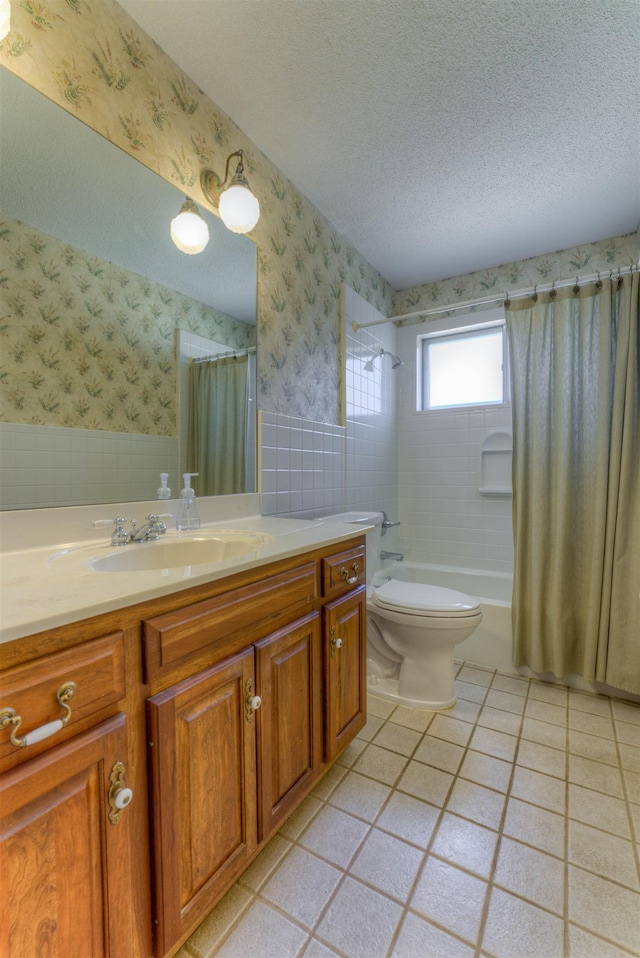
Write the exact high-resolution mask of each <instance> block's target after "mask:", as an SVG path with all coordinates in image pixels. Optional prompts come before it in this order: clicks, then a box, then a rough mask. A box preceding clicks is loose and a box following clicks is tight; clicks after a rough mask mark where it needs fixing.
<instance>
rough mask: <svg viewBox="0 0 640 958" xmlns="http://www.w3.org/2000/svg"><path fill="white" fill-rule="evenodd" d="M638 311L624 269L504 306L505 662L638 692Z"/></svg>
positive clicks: (634, 278)
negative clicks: (507, 393)
mask: <svg viewBox="0 0 640 958" xmlns="http://www.w3.org/2000/svg"><path fill="white" fill-rule="evenodd" d="M534 299H535V300H537V301H536V302H534ZM638 316H639V312H638V274H637V272H636V273H633V274H631V275H627V276H625V277H621V278H620V279H616V278H615V276H614V278H613V279H608V280H603V281H598V283H595V284H592V285H590V286H583V287H580V288H579V289H578V288H577V287H576V288H575V289H571V288H569V289H564V290H562V291H557V292H556V293H555V295H554V293H553V291H552V292H551V293H547V294H544V295H542V294H541V295H539V296H538V297H532V298H530V299H527V300H522V301H519V302H514V303H511V304H510V305H508V306H507V308H506V318H507V330H508V337H509V347H510V358H511V369H512V387H513V388H512V403H513V432H514V462H513V489H514V498H513V519H514V541H515V569H514V594H513V625H514V661H515V664H516V665H528V666H529V667H530V668H532V669H534V670H535V671H536V672H553V673H554V674H555V675H556V676H559V677H561V676H565V675H568V674H569V673H578V674H580V675H582V676H584V678H585V679H587V680H589V681H598V682H606V683H607V684H609V685H611V686H614V687H616V688H619V689H624V690H626V691H629V692H635V693H638V694H640V464H639V460H640V435H639V409H638V407H639V402H638V396H639V390H640V385H639V381H638V368H639V365H640V358H639V350H640V346H639V335H638V327H639V318H638Z"/></svg>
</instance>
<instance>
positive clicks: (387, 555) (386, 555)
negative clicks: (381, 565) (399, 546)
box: [380, 549, 404, 562]
mask: <svg viewBox="0 0 640 958" xmlns="http://www.w3.org/2000/svg"><path fill="white" fill-rule="evenodd" d="M380 558H381V559H395V560H396V562H402V560H403V559H404V555H403V554H402V552H387V551H386V550H385V549H383V550H382V552H381V553H380Z"/></svg>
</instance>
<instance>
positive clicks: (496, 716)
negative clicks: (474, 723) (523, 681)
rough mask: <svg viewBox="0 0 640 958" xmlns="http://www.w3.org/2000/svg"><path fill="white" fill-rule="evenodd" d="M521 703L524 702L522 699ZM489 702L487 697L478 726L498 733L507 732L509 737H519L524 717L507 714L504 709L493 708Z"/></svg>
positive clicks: (511, 713)
mask: <svg viewBox="0 0 640 958" xmlns="http://www.w3.org/2000/svg"><path fill="white" fill-rule="evenodd" d="M490 694H491V693H489V695H490ZM500 694H503V693H500ZM518 698H519V696H518ZM520 701H522V702H524V699H520ZM488 702H489V700H488V697H487V703H485V705H484V706H483V708H482V711H481V713H480V715H479V716H478V725H481V726H482V727H483V728H492V729H495V730H496V731H497V732H506V734H507V735H519V734H520V726H521V725H522V716H520V715H515V714H514V713H513V712H505V711H504V710H503V709H499V708H493V707H492V706H491V705H489V704H488Z"/></svg>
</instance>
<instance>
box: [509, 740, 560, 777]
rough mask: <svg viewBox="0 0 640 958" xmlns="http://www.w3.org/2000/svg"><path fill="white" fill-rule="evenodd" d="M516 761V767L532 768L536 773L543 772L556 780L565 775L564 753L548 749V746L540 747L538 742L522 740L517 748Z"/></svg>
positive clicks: (555, 749)
mask: <svg viewBox="0 0 640 958" xmlns="http://www.w3.org/2000/svg"><path fill="white" fill-rule="evenodd" d="M516 761H517V763H518V765H524V766H525V768H534V769H535V770H536V771H537V772H544V773H545V775H554V776H555V777H556V778H564V777H565V775H566V765H567V756H566V753H565V752H564V751H562V752H561V751H560V750H559V749H557V748H549V746H548V745H540V744H539V743H538V742H528V741H526V740H525V739H523V740H522V741H521V742H520V745H519V746H518V755H517V758H516Z"/></svg>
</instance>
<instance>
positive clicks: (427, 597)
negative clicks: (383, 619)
mask: <svg viewBox="0 0 640 958" xmlns="http://www.w3.org/2000/svg"><path fill="white" fill-rule="evenodd" d="M372 598H373V602H374V604H375V605H379V606H380V607H381V608H384V609H393V610H395V611H396V612H402V610H403V609H404V610H406V611H408V612H412V613H413V614H417V615H433V616H436V615H437V616H441V617H442V616H447V617H448V616H451V617H456V616H466V615H474V614H475V613H476V612H478V611H479V609H480V603H479V602H478V600H477V599H473V598H471V596H469V595H465V594H464V592H456V591H455V590H454V589H445V588H442V587H441V586H436V585H424V584H423V583H421V582H400V581H399V580H398V579H389V580H388V581H387V582H385V583H384V585H381V586H380V588H379V589H375V590H374V593H373V597H372Z"/></svg>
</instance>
